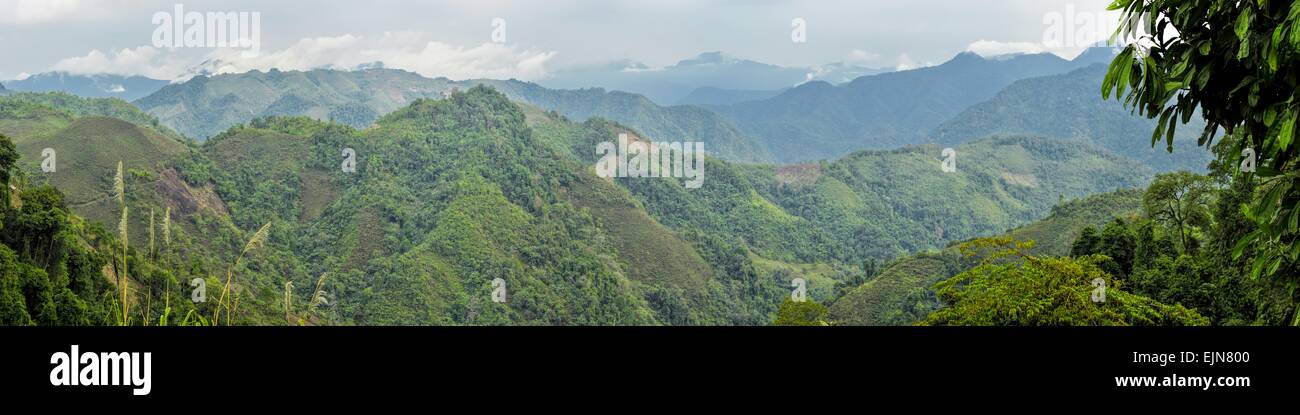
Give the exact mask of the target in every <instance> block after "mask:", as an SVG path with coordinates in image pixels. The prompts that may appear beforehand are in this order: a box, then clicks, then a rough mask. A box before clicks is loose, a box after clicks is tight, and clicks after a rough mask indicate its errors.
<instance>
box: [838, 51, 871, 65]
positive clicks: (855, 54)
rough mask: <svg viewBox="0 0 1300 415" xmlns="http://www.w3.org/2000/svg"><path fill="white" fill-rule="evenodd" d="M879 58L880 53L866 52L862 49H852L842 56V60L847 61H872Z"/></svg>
mask: <svg viewBox="0 0 1300 415" xmlns="http://www.w3.org/2000/svg"><path fill="white" fill-rule="evenodd" d="M879 59H880V54H879V53H875V52H867V51H865V50H862V49H854V50H851V51H849V54H848V55H845V56H844V62H847V63H873V62H875V61H877V60H879Z"/></svg>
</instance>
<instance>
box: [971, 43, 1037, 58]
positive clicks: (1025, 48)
mask: <svg viewBox="0 0 1300 415" xmlns="http://www.w3.org/2000/svg"><path fill="white" fill-rule="evenodd" d="M966 51H968V52H975V53H976V54H979V55H980V56H984V57H991V56H998V55H1010V54H1014V53H1042V52H1046V51H1047V49H1046V48H1044V47H1043V45H1041V44H1038V43H1033V42H998V41H995V40H979V41H976V42H975V43H971V44H970V46H967V47H966Z"/></svg>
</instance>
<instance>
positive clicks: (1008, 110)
mask: <svg viewBox="0 0 1300 415" xmlns="http://www.w3.org/2000/svg"><path fill="white" fill-rule="evenodd" d="M1105 76H1106V65H1104V64H1094V65H1091V66H1088V67H1086V68H1083V69H1078V70H1075V71H1073V72H1070V73H1065V74H1060V75H1051V76H1044V77H1038V78H1029V79H1024V80H1020V81H1017V82H1015V83H1012V84H1011V85H1010V86H1008V87H1007V88H1006V89H1003V90H1002V92H999V93H998V94H997V96H995V97H993V98H992V99H990V100H988V101H985V102H982V103H979V104H976V105H974V106H971V107H970V108H967V109H966V110H964V111H962V112H961V113H960V114H958V115H957V116H956V117H953V118H952V119H950V120H948V121H946V122H944V123H943V124H941V125H939V126H938V127H936V128H935V129H934V131H933V133H931V134H930V140H931V141H933V142H936V143H939V144H942V145H947V146H953V145H956V144H960V143H964V142H967V141H970V140H974V139H978V138H981V137H985V136H989V135H994V134H1004V135H1007V134H1010V135H1036V136H1042V137H1052V138H1060V139H1079V140H1085V141H1088V142H1091V143H1093V144H1096V145H1098V146H1100V147H1102V148H1105V149H1107V150H1110V151H1113V152H1115V153H1117V154H1121V155H1124V156H1126V157H1128V158H1131V159H1134V160H1137V161H1139V162H1142V163H1143V164H1145V165H1147V166H1150V167H1151V168H1154V169H1156V170H1157V171H1171V170H1190V171H1200V170H1202V169H1204V168H1205V166H1206V165H1207V164H1208V163H1209V162H1210V159H1211V158H1212V157H1211V154H1210V152H1209V151H1207V150H1206V149H1205V148H1204V147H1200V146H1197V145H1196V144H1195V140H1196V139H1197V138H1198V137H1199V136H1200V134H1201V131H1202V130H1203V129H1204V128H1205V122H1204V120H1202V119H1200V117H1196V118H1194V119H1193V120H1192V122H1191V123H1189V124H1187V125H1179V126H1178V129H1177V134H1176V136H1175V139H1176V140H1184V141H1192V143H1190V144H1189V145H1178V144H1176V145H1175V147H1177V148H1178V151H1175V152H1173V153H1169V152H1167V151H1166V149H1165V142H1164V141H1163V139H1162V140H1161V141H1160V142H1158V143H1156V144H1155V145H1154V146H1152V144H1151V132H1152V131H1155V124H1156V122H1155V121H1154V120H1150V119H1147V118H1146V117H1142V116H1138V115H1134V114H1133V113H1132V112H1131V111H1129V110H1128V109H1126V108H1124V105H1122V104H1121V103H1119V102H1117V101H1114V100H1109V101H1103V100H1101V99H1098V98H1099V95H1098V93H1099V92H1098V91H1101V81H1102V78H1104V77H1105Z"/></svg>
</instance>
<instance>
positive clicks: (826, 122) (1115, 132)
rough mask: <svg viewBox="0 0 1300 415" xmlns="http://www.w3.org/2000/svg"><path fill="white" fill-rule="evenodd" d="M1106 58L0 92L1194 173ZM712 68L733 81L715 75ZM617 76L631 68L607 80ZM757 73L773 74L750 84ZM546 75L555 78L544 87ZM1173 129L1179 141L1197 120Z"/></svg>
mask: <svg viewBox="0 0 1300 415" xmlns="http://www.w3.org/2000/svg"><path fill="white" fill-rule="evenodd" d="M1112 57H1113V50H1112V49H1109V48H1093V49H1090V50H1088V51H1085V52H1084V53H1083V54H1081V55H1080V56H1078V57H1076V58H1075V59H1073V60H1065V59H1062V58H1059V57H1057V56H1055V55H1051V54H1028V55H1023V54H1022V55H1005V56H997V57H983V56H979V55H976V54H973V53H962V54H959V55H957V56H956V57H955V58H954V59H952V60H950V61H948V62H946V63H944V64H941V65H938V66H934V67H927V68H921V69H916V70H908V71H899V72H890V73H883V74H876V75H868V76H862V77H858V78H856V79H854V80H852V81H851V82H848V83H844V84H840V85H832V84H831V83H829V82H824V81H813V82H807V83H803V84H801V85H798V86H795V87H784V88H783V89H772V90H765V89H729V88H727V87H729V86H738V85H750V86H757V87H760V88H762V87H775V86H777V85H780V84H783V83H785V82H787V81H790V80H792V79H794V76H795V74H796V72H803V71H802V70H799V71H795V70H792V69H791V68H782V67H777V66H774V65H766V64H761V63H757V62H753V61H747V60H740V59H734V58H729V57H726V56H724V55H722V54H720V53H706V54H702V55H700V56H698V57H696V58H694V59H689V60H684V61H682V62H680V63H678V64H676V65H674V66H672V67H669V68H667V69H662V70H650V69H647V68H641V69H638V70H636V71H630V72H626V73H629V74H630V73H640V74H643V75H644V76H641V75H637V76H633V77H631V78H626V79H624V80H627V79H636V80H637V82H644V84H645V85H652V84H656V85H668V86H670V87H671V86H674V85H682V84H685V83H686V82H682V83H674V82H672V81H671V80H672V79H679V80H691V82H696V83H699V82H717V83H718V85H710V86H700V87H696V88H694V89H692V90H690V91H689V92H688V93H687V94H686V95H685V96H682V97H680V98H679V99H677V101H679V102H683V103H686V104H685V105H675V106H663V105H659V104H656V103H655V102H654V100H653V99H651V98H650V97H648V96H646V95H642V94H637V93H632V92H626V91H620V90H606V89H603V88H587V87H585V86H589V85H590V84H587V85H584V88H580V89H552V88H548V87H546V86H545V84H537V83H530V82H523V81H517V80H469V81H451V80H449V79H446V78H435V79H431V78H426V77H423V76H421V75H418V74H415V73H412V72H406V71H402V70H396V69H382V68H372V69H364V70H355V71H343V70H323V69H322V70H311V71H278V70H271V71H268V72H260V71H253V72H247V73H242V74H221V75H200V76H195V77H194V78H192V79H190V80H189V81H186V82H181V83H176V84H170V85H168V84H167V83H166V82H164V81H157V80H150V79H147V78H140V77H120V76H113V75H90V76H82V75H68V74H59V73H48V74H41V75H36V76H32V77H30V78H28V79H26V80H24V81H18V83H17V84H15V82H13V81H11V82H10V83H9V85H5V86H0V88H3V87H9V89H10V90H11V91H9V92H10V93H13V92H15V91H21V90H24V89H20V88H28V89H30V88H36V87H41V88H46V89H58V90H67V91H69V92H71V93H73V94H76V95H82V96H99V95H96V93H95V91H98V92H99V93H101V94H102V93H103V91H102V89H103V88H99V87H93V88H92V87H91V86H94V85H98V86H100V87H102V86H103V85H107V84H112V85H117V84H126V85H132V87H131V88H126V89H127V91H134V92H131V93H136V92H138V91H144V90H147V88H148V87H150V86H157V87H158V90H157V91H156V92H155V93H153V94H150V95H148V96H145V97H142V98H140V99H137V100H135V102H134V103H135V104H136V105H137V106H139V107H140V108H141V109H143V110H144V111H146V112H148V113H149V114H151V115H153V116H155V117H157V120H158V121H157V122H159V123H160V124H161V125H164V126H167V127H169V128H171V129H174V130H176V131H177V132H179V133H181V134H184V135H185V136H188V137H190V138H193V139H196V140H198V141H203V140H205V139H207V138H208V137H211V136H214V135H216V134H218V133H220V132H222V131H225V130H226V129H228V128H230V127H232V126H235V125H238V124H243V123H247V122H249V121H252V120H253V119H255V118H258V117H264V116H277V115H305V116H308V117H312V118H316V119H319V120H333V121H337V122H339V123H342V124H347V125H350V126H352V127H355V128H367V127H369V126H371V125H372V124H373V123H374V122H375V121H376V120H378V119H379V118H380V117H381V116H382V115H383V114H387V113H389V112H392V111H394V110H396V109H399V108H402V107H404V106H406V105H408V104H409V103H410V102H413V101H415V100H417V99H422V98H428V99H441V98H443V97H444V96H446V95H447V94H449V93H451V92H452V91H454V90H457V89H460V90H466V89H469V88H471V87H473V86H475V85H480V84H486V85H490V86H492V87H493V88H495V89H497V90H499V91H501V92H502V93H504V94H505V95H506V96H508V97H509V98H510V99H512V100H515V101H519V102H524V103H527V104H531V105H533V106H536V107H538V108H540V109H542V110H546V111H555V112H556V113H557V114H558V115H562V116H564V117H566V118H570V119H573V120H576V121H585V120H587V119H589V118H592V117H600V118H604V119H608V120H611V121H614V122H618V123H620V124H622V125H626V126H628V127H631V128H632V129H634V130H635V131H637V132H638V133H640V134H643V135H645V136H648V137H654V138H655V139H656V140H663V141H703V142H705V143H706V148H707V150H708V151H709V152H710V153H711V154H714V155H716V156H719V157H721V158H724V159H728V160H732V161H742V162H760V163H771V162H775V163H796V162H801V161H806V160H817V159H836V158H839V157H843V156H845V155H847V154H850V153H852V152H854V151H859V150H870V149H891V148H900V147H904V146H908V145H919V144H926V143H937V144H941V145H943V146H956V145H959V144H961V143H964V142H968V141H972V140H976V139H979V138H982V137H986V136H989V135H999V134H1000V135H1035V136H1043V137H1049V138H1057V139H1079V140H1085V141H1089V142H1091V143H1094V144H1097V145H1098V146H1099V147H1101V148H1104V149H1106V150H1109V151H1112V152H1115V153H1118V154H1122V155H1125V156H1128V157H1130V158H1133V159H1134V160H1138V161H1140V162H1142V163H1144V164H1146V165H1148V166H1150V167H1151V168H1153V169H1154V170H1156V171H1169V170H1179V169H1188V170H1199V169H1201V168H1203V167H1204V166H1205V163H1206V162H1207V161H1208V158H1209V155H1208V154H1206V153H1205V152H1204V151H1182V152H1178V153H1175V154H1173V155H1169V154H1165V152H1163V151H1161V149H1160V148H1157V149H1155V150H1153V149H1151V148H1150V146H1149V143H1150V141H1149V134H1150V131H1151V127H1152V123H1151V121H1149V120H1146V119H1144V118H1142V117H1138V116H1134V115H1132V114H1130V113H1129V112H1128V111H1127V110H1125V109H1124V108H1123V106H1122V105H1120V104H1118V103H1116V102H1114V101H1102V100H1099V99H1094V98H1095V97H1094V96H1095V95H1097V93H1098V92H1097V91H1098V90H1099V86H1098V85H1097V84H1098V82H1100V78H1101V76H1102V75H1103V74H1104V71H1105V66H1104V65H1103V63H1106V62H1109V60H1110V59H1111V58H1112ZM633 67H636V66H635V65H633ZM846 68H848V67H845V66H843V65H841V66H840V67H839V70H838V71H830V72H823V74H826V73H839V74H847V73H849V72H847V71H848V69H846ZM638 71H640V72H638ZM722 72H734V73H735V74H745V75H743V76H742V75H735V76H730V77H725V79H719V78H717V77H719V76H721V75H719V74H720V73H722ZM803 73H804V75H807V73H806V72H803ZM648 74H654V75H653V76H651V75H648ZM606 75H608V73H607V74H606ZM611 76H612V75H611ZM619 76H632V75H618V76H615V77H614V78H618V77H619ZM764 76H767V77H770V78H771V79H775V80H766V81H762V82H760V81H759V80H760V78H762V77H764ZM614 78H610V79H614ZM557 79H560V80H562V79H563V77H559V78H555V79H551V80H549V81H547V82H548V83H552V84H554V82H556V80H557ZM600 79H601V78H596V79H593V80H592V81H591V83H600V82H601V81H600ZM619 79H623V78H619ZM573 82H578V81H577V80H576V79H575V80H573ZM763 82H768V83H767V84H764V83H763ZM15 85H17V86H19V87H15ZM88 88H89V89H88ZM96 88H98V89H96ZM124 88H125V87H124ZM121 94H128V92H121ZM1179 131H1180V134H1179V137H1180V139H1184V138H1189V137H1191V136H1194V134H1195V133H1196V132H1197V131H1199V128H1198V127H1197V126H1196V125H1192V126H1186V127H1183V128H1181V129H1180V130H1179ZM1160 147H1163V146H1160Z"/></svg>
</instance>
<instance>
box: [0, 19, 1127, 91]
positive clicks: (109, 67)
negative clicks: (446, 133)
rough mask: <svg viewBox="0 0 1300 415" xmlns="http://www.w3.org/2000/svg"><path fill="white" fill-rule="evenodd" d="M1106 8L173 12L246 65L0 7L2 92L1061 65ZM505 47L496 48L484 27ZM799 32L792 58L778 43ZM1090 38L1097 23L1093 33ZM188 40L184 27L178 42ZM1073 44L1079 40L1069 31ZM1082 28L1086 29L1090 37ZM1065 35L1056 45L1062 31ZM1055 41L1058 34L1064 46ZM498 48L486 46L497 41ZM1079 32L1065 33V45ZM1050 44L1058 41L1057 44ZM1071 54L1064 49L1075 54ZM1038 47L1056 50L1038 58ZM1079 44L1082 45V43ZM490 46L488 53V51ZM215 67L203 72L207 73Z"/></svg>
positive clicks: (790, 46) (136, 29) (140, 33)
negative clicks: (686, 67)
mask: <svg viewBox="0 0 1300 415" xmlns="http://www.w3.org/2000/svg"><path fill="white" fill-rule="evenodd" d="M1108 3H1109V0H1079V1H1065V0H815V1H811V0H810V1H793V0H626V1H619V0H534V1H497V0H448V1H433V0H424V1H417V0H363V1H356V0H349V1H342V0H278V1H265V0H261V1H255V0H230V1H215V0H207V1H190V2H179V4H181V5H182V6H183V7H184V11H185V12H203V13H206V12H258V13H260V18H261V22H260V28H261V33H260V39H259V40H260V52H259V53H257V54H256V55H254V54H252V53H249V51H248V50H246V49H236V48H229V47H227V48H207V47H180V48H169V47H158V46H155V42H154V37H155V34H156V33H155V32H157V30H158V28H159V25H156V24H154V20H153V19H154V18H155V15H156V14H158V13H159V12H162V13H164V14H168V15H173V14H174V9H175V7H176V5H177V4H178V2H177V1H176V0H168V1H154V0H0V57H3V58H2V59H0V79H14V78H20V77H23V76H24V74H31V73H38V72H45V71H50V70H63V71H69V72H74V73H97V72H106V73H117V74H130V75H145V76H150V77H154V78H160V79H176V78H177V77H181V76H183V75H184V74H185V73H186V72H187V71H190V70H192V69H194V68H196V67H198V65H199V64H200V63H202V62H209V64H208V65H206V66H204V67H205V68H207V69H209V70H213V71H218V72H243V71H247V70H252V69H260V70H266V69H269V68H272V67H275V68H280V69H285V70H291V69H310V68H318V67H337V68H352V67H355V66H357V65H360V64H365V63H369V62H375V61H382V62H384V64H385V65H386V66H388V67H397V68H402V69H408V70H412V71H415V72H419V73H421V74H424V75H426V76H447V77H449V78H453V79H463V78H477V77H490V78H509V77H515V78H520V79H526V80H537V79H542V78H545V77H546V76H547V74H548V73H554V72H555V71H559V70H563V69H564V68H566V67H570V66H574V65H583V64H592V63H601V62H607V61H614V60H623V59H630V60H634V61H639V62H642V63H645V64H646V65H649V66H651V67H662V66H666V65H671V64H673V63H675V62H677V61H679V60H682V59H685V58H689V57H692V56H695V55H697V54H699V53H701V52H705V51H722V52H724V53H726V54H728V55H731V56H735V57H740V58H747V59H753V60H757V61H761V62H767V63H773V64H778V65H784V66H799V67H809V66H815V65H820V64H826V63H831V62H841V61H846V62H850V63H854V64H858V65H863V66H870V67H890V68H895V67H915V66H918V65H927V64H937V63H941V62H943V61H945V60H947V59H948V58H950V57H952V55H954V54H956V53H959V52H962V51H966V50H973V51H976V52H979V53H982V54H986V55H992V54H999V53H1008V52H1024V51H1049V52H1053V53H1058V54H1061V55H1063V56H1066V57H1072V56H1073V55H1074V54H1076V53H1077V52H1078V51H1079V50H1081V49H1080V47H1081V46H1083V45H1082V43H1083V40H1084V38H1085V37H1089V36H1091V37H1093V38H1096V39H1103V38H1105V35H1108V33H1107V34H1105V35H1103V34H1092V33H1090V32H1096V31H1098V30H1097V29H1104V28H1106V27H1107V26H1104V25H1101V24H1095V23H1094V21H1101V20H1109V19H1106V17H1107V16H1106V15H1103V10H1104V7H1105V5H1106V4H1108ZM497 18H500V19H503V21H504V22H505V25H504V28H505V30H504V36H505V38H504V42H494V41H493V40H494V39H493V34H494V26H493V21H494V19H497ZM796 18H800V19H803V21H804V22H806V34H807V36H806V40H807V41H806V42H804V43H796V42H793V41H792V40H791V32H792V30H794V28H792V21H793V20H794V19H796ZM1103 24H1104V23H1103ZM182 27H183V28H188V27H189V26H182ZM1076 28H1077V29H1076ZM1094 28H1095V29H1094ZM1063 29H1065V30H1063ZM1066 30H1068V31H1066ZM496 32H497V34H501V31H500V30H496ZM1076 32H1078V33H1076ZM1062 35H1064V36H1062ZM1076 38H1077V39H1078V41H1075V40H1074V39H1076ZM1051 39H1065V40H1066V41H1065V42H1062V43H1051V42H1049V43H1050V44H1046V45H1045V44H1044V43H1045V41H1048V40H1051ZM1096 39H1093V40H1096ZM497 40H501V39H499V38H498V39H497ZM212 62H217V63H212Z"/></svg>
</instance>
